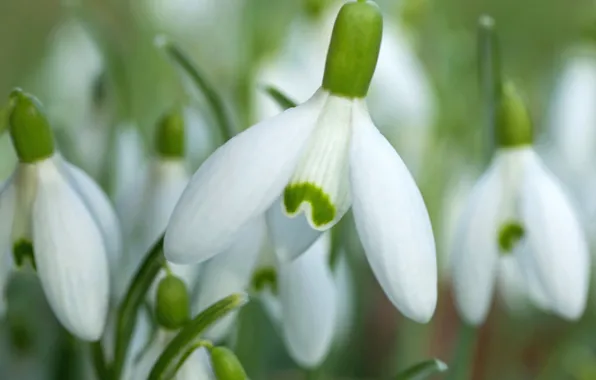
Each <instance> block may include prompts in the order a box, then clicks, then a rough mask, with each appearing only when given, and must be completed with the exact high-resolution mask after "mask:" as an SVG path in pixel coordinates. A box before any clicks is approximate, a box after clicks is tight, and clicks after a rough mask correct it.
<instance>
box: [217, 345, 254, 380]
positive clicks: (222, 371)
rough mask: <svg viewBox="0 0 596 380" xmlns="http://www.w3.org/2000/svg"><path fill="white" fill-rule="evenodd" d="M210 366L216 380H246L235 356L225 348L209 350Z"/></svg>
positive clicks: (244, 373)
mask: <svg viewBox="0 0 596 380" xmlns="http://www.w3.org/2000/svg"><path fill="white" fill-rule="evenodd" d="M211 365H212V367H213V372H215V376H216V377H217V380H246V379H248V376H246V372H244V368H243V367H242V364H241V363H240V360H238V357H237V356H236V354H234V352H232V350H230V349H228V348H226V347H215V348H213V349H211Z"/></svg>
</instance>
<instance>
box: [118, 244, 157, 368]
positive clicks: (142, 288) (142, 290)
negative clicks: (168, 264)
mask: <svg viewBox="0 0 596 380" xmlns="http://www.w3.org/2000/svg"><path fill="white" fill-rule="evenodd" d="M163 238H164V236H163V235H162V236H161V237H160V238H159V240H158V241H157V243H155V245H154V246H153V247H152V248H151V250H150V251H149V252H148V253H147V255H146V256H145V260H144V261H143V263H142V265H141V266H140V268H139V269H138V271H137V273H136V274H135V277H134V279H133V281H132V283H131V284H130V286H129V288H128V291H127V292H126V296H125V298H124V301H122V303H121V304H120V308H119V310H118V317H117V318H118V319H117V322H116V323H117V325H116V349H115V355H114V366H113V373H114V379H119V378H120V374H121V373H122V367H123V365H124V363H125V360H126V354H127V351H128V346H129V344H130V338H131V337H132V333H133V330H134V326H135V322H136V320H137V315H138V312H139V308H140V307H141V305H142V304H143V301H144V300H145V296H146V295H147V292H148V291H149V288H150V287H151V284H153V281H154V280H155V277H157V274H158V273H159V271H160V269H161V268H162V267H163V265H164V263H165V257H164V255H163Z"/></svg>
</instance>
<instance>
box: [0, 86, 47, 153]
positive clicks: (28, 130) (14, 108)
mask: <svg viewBox="0 0 596 380" xmlns="http://www.w3.org/2000/svg"><path fill="white" fill-rule="evenodd" d="M8 122H9V131H10V137H11V138H12V144H13V145H14V148H15V150H16V152H17V156H18V157H19V161H21V162H25V163H34V162H37V161H41V160H44V159H46V158H48V157H51V156H52V155H53V154H54V136H53V135H52V130H51V128H50V124H49V123H48V119H47V117H46V115H45V114H44V113H43V110H42V106H41V104H40V103H39V101H38V100H37V99H36V98H35V97H33V96H32V95H29V94H26V93H24V92H23V91H22V90H21V89H18V88H17V89H15V90H13V91H12V93H11V94H10V115H9V119H8Z"/></svg>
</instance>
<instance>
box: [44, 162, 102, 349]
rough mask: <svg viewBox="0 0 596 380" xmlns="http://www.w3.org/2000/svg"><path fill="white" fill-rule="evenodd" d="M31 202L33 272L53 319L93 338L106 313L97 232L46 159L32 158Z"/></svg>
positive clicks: (97, 335)
mask: <svg viewBox="0 0 596 380" xmlns="http://www.w3.org/2000/svg"><path fill="white" fill-rule="evenodd" d="M37 165H38V181H39V182H38V183H39V186H38V191H37V196H36V198H35V201H34V204H33V247H34V251H35V261H36V264H37V273H38V275H39V278H40V281H41V284H42V287H43V290H44V292H45V294H46V297H47V299H48V302H49V304H50V306H51V307H52V309H53V310H54V313H55V314H56V316H57V318H58V320H59V321H60V322H61V323H62V324H63V325H64V327H66V329H68V330H69V331H70V332H71V333H73V334H74V335H76V336H78V337H79V338H81V339H84V340H90V341H93V340H98V339H99V338H100V337H101V334H102V332H103V329H104V325H105V322H106V318H107V312H108V295H109V272H108V261H107V257H106V252H105V248H104V243H103V238H102V235H101V231H100V229H99V227H98V226H97V224H96V222H95V220H94V219H93V216H92V215H91V212H90V211H89V210H88V209H87V207H86V206H85V203H84V202H83V200H82V199H81V198H80V197H79V195H78V194H77V192H76V191H75V190H74V189H73V188H72V187H71V186H70V184H69V183H68V181H67V180H66V179H65V178H64V177H63V176H62V174H61V173H60V171H59V169H58V168H57V167H56V166H55V165H54V163H53V162H52V161H51V160H46V161H44V162H41V163H38V164H37Z"/></svg>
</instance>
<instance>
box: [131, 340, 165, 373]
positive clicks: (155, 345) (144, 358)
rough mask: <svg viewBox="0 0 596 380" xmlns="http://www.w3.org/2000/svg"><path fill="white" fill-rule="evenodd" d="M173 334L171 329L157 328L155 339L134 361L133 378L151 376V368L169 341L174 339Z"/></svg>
mask: <svg viewBox="0 0 596 380" xmlns="http://www.w3.org/2000/svg"><path fill="white" fill-rule="evenodd" d="M172 337H173V334H172V333H171V332H169V331H165V330H161V329H159V330H157V332H156V334H155V336H154V337H153V340H152V341H151V343H149V345H148V346H147V347H146V349H145V350H144V351H143V352H142V354H141V356H140V357H139V358H138V361H137V362H136V363H134V366H133V370H132V373H133V375H132V379H133V380H146V379H148V378H149V373H151V369H152V368H153V365H154V364H155V362H156V361H157V359H158V358H159V356H160V355H161V353H162V352H163V350H164V349H165V348H166V346H167V345H168V343H170V341H171V340H172Z"/></svg>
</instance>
